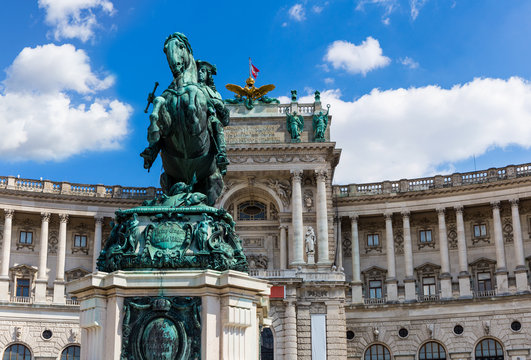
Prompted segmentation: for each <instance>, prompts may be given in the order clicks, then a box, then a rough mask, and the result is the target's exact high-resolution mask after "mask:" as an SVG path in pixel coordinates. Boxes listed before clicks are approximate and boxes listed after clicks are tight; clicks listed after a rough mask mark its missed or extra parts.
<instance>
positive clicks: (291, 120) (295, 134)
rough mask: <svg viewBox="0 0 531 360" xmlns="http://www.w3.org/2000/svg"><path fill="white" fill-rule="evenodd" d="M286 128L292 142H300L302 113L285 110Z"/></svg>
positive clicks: (302, 124) (302, 127)
mask: <svg viewBox="0 0 531 360" xmlns="http://www.w3.org/2000/svg"><path fill="white" fill-rule="evenodd" d="M292 93H293V91H292ZM286 128H287V129H288V132H289V135H290V137H291V142H292V143H298V142H301V133H302V130H303V129H304V118H303V117H302V115H297V112H296V111H294V112H293V113H289V111H287V110H286Z"/></svg>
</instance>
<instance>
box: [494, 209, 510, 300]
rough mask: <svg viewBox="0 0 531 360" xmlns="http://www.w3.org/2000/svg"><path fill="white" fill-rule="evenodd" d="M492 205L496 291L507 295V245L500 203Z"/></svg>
mask: <svg viewBox="0 0 531 360" xmlns="http://www.w3.org/2000/svg"><path fill="white" fill-rule="evenodd" d="M491 205H492V220H493V222H494V243H495V244H496V290H497V291H498V294H505V293H507V292H508V290H509V284H508V280H507V265H506V262H505V244H504V243H503V231H502V224H501V218H500V202H499V201H494V202H492V203H491Z"/></svg>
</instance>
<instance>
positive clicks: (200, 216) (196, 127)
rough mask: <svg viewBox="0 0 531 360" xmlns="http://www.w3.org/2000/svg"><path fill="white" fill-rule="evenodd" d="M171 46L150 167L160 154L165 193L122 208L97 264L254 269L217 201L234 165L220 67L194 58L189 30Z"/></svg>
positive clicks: (147, 153) (156, 102) (157, 100)
mask: <svg viewBox="0 0 531 360" xmlns="http://www.w3.org/2000/svg"><path fill="white" fill-rule="evenodd" d="M164 52H165V53H166V58H167V60H168V64H169V66H170V69H171V71H172V73H173V81H172V83H171V84H170V86H169V87H168V88H167V89H166V90H165V91H164V92H163V93H162V95H161V96H155V95H154V92H155V90H156V87H155V89H154V90H153V92H152V93H150V95H149V96H148V105H149V102H153V111H152V112H151V115H150V116H149V118H150V125H149V128H148V141H149V146H148V147H147V148H146V149H145V150H144V151H143V152H142V154H141V155H142V157H143V158H144V167H145V168H148V169H149V168H150V167H151V165H152V164H153V161H154V160H155V158H156V157H157V155H158V154H159V153H160V154H161V157H162V164H163V167H164V172H163V174H162V175H161V186H162V189H163V194H162V195H161V196H160V197H158V198H155V199H153V200H150V201H146V202H144V204H142V206H139V207H135V208H132V209H127V210H118V211H116V218H115V223H114V224H113V229H112V231H111V234H110V236H109V238H108V239H107V241H106V243H105V246H104V248H103V250H102V251H101V253H100V256H99V258H98V264H97V265H98V270H101V271H106V272H111V271H115V270H141V269H144V270H157V269H213V270H219V271H224V270H239V271H247V260H246V258H245V255H244V254H243V249H242V246H241V240H240V239H239V237H238V236H237V235H236V232H235V230H234V226H235V224H234V221H233V219H232V217H231V216H230V215H229V214H228V213H227V212H226V211H225V210H224V209H217V208H214V207H213V205H214V203H215V202H216V199H217V198H218V196H219V195H220V193H221V190H222V187H223V178H222V176H223V174H225V172H226V167H227V165H228V161H227V157H226V152H225V151H226V145H225V137H224V132H223V127H224V126H226V125H228V124H229V111H228V109H227V108H226V107H225V105H224V103H223V100H222V98H221V95H220V94H219V93H218V92H217V90H216V87H215V85H214V80H213V76H214V75H216V72H217V69H216V67H215V66H214V65H212V64H210V63H208V62H206V61H202V60H197V61H195V60H194V58H193V56H192V48H191V46H190V43H189V42H188V39H187V38H186V36H184V35H183V34H181V33H174V34H172V35H170V36H169V37H168V38H167V39H166V41H165V43H164Z"/></svg>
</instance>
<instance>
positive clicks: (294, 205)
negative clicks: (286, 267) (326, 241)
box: [291, 170, 304, 267]
mask: <svg viewBox="0 0 531 360" xmlns="http://www.w3.org/2000/svg"><path fill="white" fill-rule="evenodd" d="M291 174H292V177H291V180H292V190H291V211H292V216H291V218H292V220H291V221H292V226H293V260H292V262H291V265H292V266H294V267H297V266H298V265H302V264H304V255H303V246H304V241H303V236H304V232H303V224H302V189H301V180H302V170H293V171H292V172H291Z"/></svg>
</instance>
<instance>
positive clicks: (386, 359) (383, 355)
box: [365, 344, 391, 360]
mask: <svg viewBox="0 0 531 360" xmlns="http://www.w3.org/2000/svg"><path fill="white" fill-rule="evenodd" d="M365 360H391V353H390V352H389V350H388V349H387V348H386V347H385V346H383V345H381V344H374V345H372V346H370V347H369V348H368V349H367V351H365Z"/></svg>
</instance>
